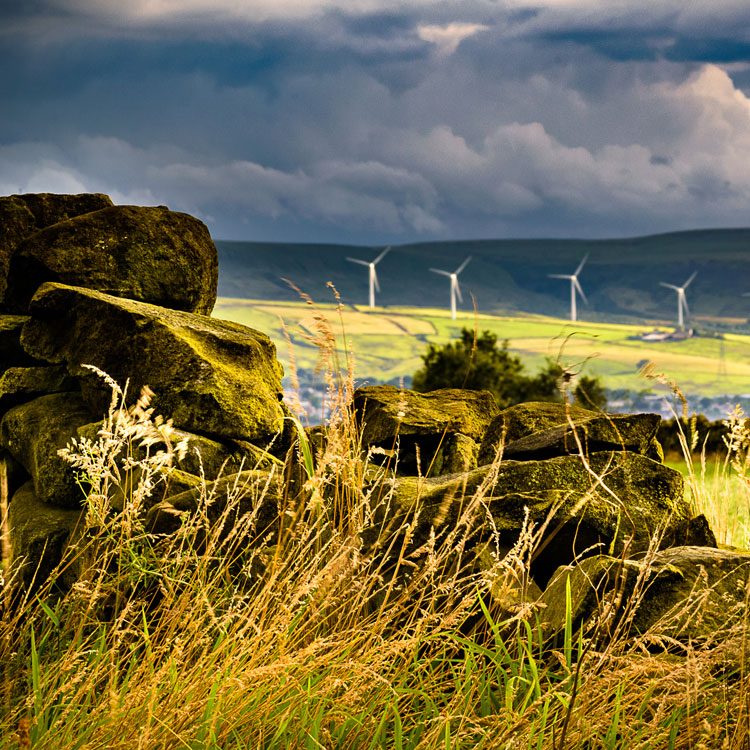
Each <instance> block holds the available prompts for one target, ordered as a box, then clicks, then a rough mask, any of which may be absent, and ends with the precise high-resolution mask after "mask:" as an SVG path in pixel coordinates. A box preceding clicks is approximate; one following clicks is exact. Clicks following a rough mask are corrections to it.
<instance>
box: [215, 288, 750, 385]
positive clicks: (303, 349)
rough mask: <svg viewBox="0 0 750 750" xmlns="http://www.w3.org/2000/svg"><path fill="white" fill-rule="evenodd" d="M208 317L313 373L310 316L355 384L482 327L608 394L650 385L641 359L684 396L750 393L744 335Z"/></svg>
mask: <svg viewBox="0 0 750 750" xmlns="http://www.w3.org/2000/svg"><path fill="white" fill-rule="evenodd" d="M214 315H215V316H216V317H219V318H225V319H227V320H234V321H237V322H239V323H243V324H245V325H248V326H250V327H252V328H257V329H258V330H261V331H263V332H265V333H267V334H268V335H270V336H271V338H272V339H273V341H274V342H275V343H276V346H277V348H278V352H279V358H280V359H281V361H282V362H283V363H284V364H285V366H286V365H288V363H289V345H288V343H287V340H286V338H285V334H284V328H286V331H287V333H288V336H289V338H290V340H291V341H292V344H293V346H294V357H295V359H296V363H297V367H299V368H303V369H311V368H313V367H314V366H315V365H316V363H317V361H318V349H317V348H316V346H315V345H314V344H313V343H312V342H311V341H310V337H311V335H313V332H314V330H315V325H316V324H315V316H316V315H319V316H323V317H324V319H326V320H328V321H329V322H330V325H331V329H332V330H333V332H334V333H335V334H336V340H337V348H338V351H339V352H340V353H341V354H342V355H343V354H344V352H345V349H346V348H347V347H348V349H349V350H350V351H351V352H352V353H353V357H354V361H355V374H356V377H357V378H358V379H360V380H367V379H377V380H390V379H392V378H398V377H404V376H409V375H412V374H413V373H414V371H415V370H416V369H417V368H418V367H419V366H420V364H421V355H422V354H423V353H424V352H425V351H426V349H427V346H428V344H430V343H436V344H442V343H445V342H447V341H449V340H451V339H452V338H455V337H456V336H457V335H458V334H459V332H460V330H461V328H462V327H469V328H474V327H477V328H478V329H479V330H484V329H488V330H490V331H492V332H493V333H495V334H497V335H498V337H500V338H501V339H507V340H508V342H509V346H510V349H511V350H512V351H514V352H517V353H518V354H520V355H521V356H522V358H523V360H524V362H525V363H526V364H527V366H528V368H529V369H530V370H534V369H536V368H537V367H538V366H539V365H541V364H542V363H543V361H544V358H545V357H552V358H553V359H557V360H559V361H560V363H561V364H563V365H564V366H566V367H578V366H583V367H584V368H585V372H587V373H588V374H591V375H599V376H601V377H602V379H603V380H604V382H605V385H606V386H607V387H608V388H610V389H616V388H627V389H630V390H635V391H639V390H643V389H645V388H648V387H649V384H648V383H647V382H646V381H644V379H643V378H642V377H641V376H640V375H639V373H638V370H639V363H642V362H643V361H644V360H650V361H653V362H654V363H655V365H656V367H657V368H658V369H659V370H660V371H661V372H664V373H665V374H666V375H667V376H668V377H669V378H671V379H672V380H674V381H676V382H677V383H678V384H679V386H680V387H681V388H682V389H683V390H684V391H685V392H686V393H689V394H700V395H702V396H722V395H725V394H731V395H738V394H744V393H747V392H750V336H748V335H743V334H726V335H725V338H724V340H723V349H724V355H723V362H722V360H721V359H720V354H721V347H722V341H721V340H720V339H716V338H694V339H688V340H686V341H675V342H661V343H645V342H643V341H634V340H630V337H631V336H634V335H636V334H639V333H643V332H644V331H645V330H646V327H645V326H636V325H624V324H617V323H588V322H578V323H576V324H571V323H570V322H569V321H567V320H563V319H559V318H551V317H545V316H524V317H501V316H495V315H486V314H481V313H478V314H476V315H475V314H465V315H463V316H461V315H459V318H458V320H455V321H453V320H451V319H450V315H449V313H448V311H447V310H441V309H434V308H422V307H418V308H417V307H387V308H375V309H374V310H372V311H371V310H369V309H368V308H367V307H356V306H352V305H350V306H346V307H343V308H342V309H341V310H340V311H338V310H337V308H336V306H335V305H334V304H325V305H316V306H315V307H312V306H310V305H308V304H305V303H303V302H287V301H283V302H274V301H269V300H248V299H235V298H228V297H220V298H219V300H218V302H217V304H216V308H215V310H214Z"/></svg>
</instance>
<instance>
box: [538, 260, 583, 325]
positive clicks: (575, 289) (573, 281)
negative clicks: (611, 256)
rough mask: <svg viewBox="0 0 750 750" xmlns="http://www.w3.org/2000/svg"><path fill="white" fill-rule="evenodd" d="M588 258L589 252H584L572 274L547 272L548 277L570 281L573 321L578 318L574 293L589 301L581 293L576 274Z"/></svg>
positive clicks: (571, 318) (571, 317)
mask: <svg viewBox="0 0 750 750" xmlns="http://www.w3.org/2000/svg"><path fill="white" fill-rule="evenodd" d="M588 258H589V254H588V253H586V255H585V256H584V258H583V260H582V261H581V262H580V263H579V264H578V268H576V272H575V273H574V274H562V273H548V274H547V276H549V278H550V279H567V280H568V281H570V320H571V321H572V322H574V323H575V321H576V320H578V310H577V308H576V293H578V294H580V295H581V299H582V300H583V301H584V302H585V303H586V304H587V305H588V303H589V301H588V300H587V299H586V295H585V294H584V293H583V289H582V288H581V285H580V284H579V283H578V274H579V273H581V270H582V269H583V266H584V264H585V263H586V261H587V260H588Z"/></svg>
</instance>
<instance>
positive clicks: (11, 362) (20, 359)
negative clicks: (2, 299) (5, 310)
mask: <svg viewBox="0 0 750 750" xmlns="http://www.w3.org/2000/svg"><path fill="white" fill-rule="evenodd" d="M28 319H29V317H28V315H0V374H2V373H3V372H5V370H7V369H8V368H9V367H28V366H30V365H36V364H39V362H38V361H37V360H35V359H34V358H33V357H30V356H29V355H28V354H27V353H26V352H25V351H24V350H23V347H22V346H21V331H22V330H23V326H24V324H25V323H26V321H27V320H28Z"/></svg>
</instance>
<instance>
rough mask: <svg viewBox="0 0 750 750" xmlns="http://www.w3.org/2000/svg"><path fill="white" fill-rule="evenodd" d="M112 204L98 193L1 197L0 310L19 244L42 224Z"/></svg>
mask: <svg viewBox="0 0 750 750" xmlns="http://www.w3.org/2000/svg"><path fill="white" fill-rule="evenodd" d="M111 205H112V200H111V199H110V198H109V197H108V196H106V195H101V194H99V193H84V194H82V195H56V194H54V193H30V194H26V195H9V196H5V197H1V198H0V309H3V305H4V299H5V291H6V288H7V278H8V269H9V267H10V259H11V256H12V255H13V253H14V252H15V249H16V248H17V247H18V245H20V244H21V242H23V240H25V239H26V238H27V237H29V236H30V235H32V234H34V233H35V232H37V231H38V230H40V229H43V228H44V227H48V226H50V225H51V224H56V223H57V222H58V221H63V220H65V219H69V218H71V217H73V216H78V215H80V214H85V213H89V212H90V211H98V210H99V209H102V208H107V207H108V206H111Z"/></svg>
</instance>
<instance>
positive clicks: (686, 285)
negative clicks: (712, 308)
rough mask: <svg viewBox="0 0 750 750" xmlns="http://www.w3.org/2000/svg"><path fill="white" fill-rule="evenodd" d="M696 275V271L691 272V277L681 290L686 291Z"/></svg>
mask: <svg viewBox="0 0 750 750" xmlns="http://www.w3.org/2000/svg"><path fill="white" fill-rule="evenodd" d="M697 275H698V272H697V271H693V275H692V276H691V277H690V278H689V279H688V280H687V281H686V282H685V283H684V284H683V285H682V288H683V289H687V288H688V287H689V286H690V283H691V282H692V280H693V279H694V278H695V277H696V276H697Z"/></svg>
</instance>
